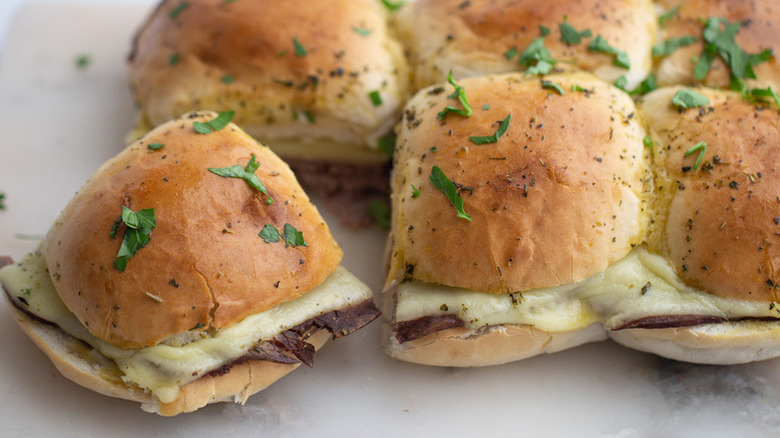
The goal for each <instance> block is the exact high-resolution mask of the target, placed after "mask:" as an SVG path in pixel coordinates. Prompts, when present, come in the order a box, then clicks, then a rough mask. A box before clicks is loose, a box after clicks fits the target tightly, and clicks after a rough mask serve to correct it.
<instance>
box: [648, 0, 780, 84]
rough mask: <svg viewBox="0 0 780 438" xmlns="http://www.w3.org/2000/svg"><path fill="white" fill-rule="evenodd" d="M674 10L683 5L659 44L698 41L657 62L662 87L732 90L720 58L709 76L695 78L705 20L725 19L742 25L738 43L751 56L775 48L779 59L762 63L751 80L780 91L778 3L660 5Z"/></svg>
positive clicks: (703, 0)
mask: <svg viewBox="0 0 780 438" xmlns="http://www.w3.org/2000/svg"><path fill="white" fill-rule="evenodd" d="M659 3H661V4H662V7H663V8H664V9H665V10H667V11H670V10H672V8H675V7H677V6H679V9H678V10H677V12H676V13H675V14H674V15H673V16H672V17H671V18H670V19H669V20H668V21H667V22H666V24H665V25H664V26H661V28H660V32H659V38H658V42H661V41H665V40H667V39H672V38H681V37H686V36H694V37H697V38H698V41H697V42H695V43H693V44H691V45H689V46H685V47H680V48H678V49H677V50H675V51H674V52H673V53H672V54H670V55H669V56H665V57H662V58H660V60H659V61H658V63H657V67H656V68H657V77H658V84H659V85H661V86H671V85H694V84H703V85H707V86H710V87H723V88H728V86H729V82H730V80H729V76H730V73H731V70H730V69H729V68H728V66H727V65H726V63H725V62H724V61H723V59H721V58H720V57H717V58H716V59H715V61H714V62H713V64H712V67H711V68H710V70H709V72H708V73H707V75H706V76H705V77H704V79H703V80H701V81H699V80H697V79H696V78H695V77H694V68H695V66H696V64H697V62H698V59H699V57H700V54H701V52H702V48H703V40H702V31H703V29H704V24H702V22H701V19H702V18H705V19H706V18H710V17H722V18H725V19H726V20H728V21H729V22H731V23H738V22H742V23H743V25H742V27H740V29H739V32H738V33H737V35H736V37H735V41H736V42H737V44H738V45H739V46H740V47H741V48H742V49H744V50H745V51H746V52H747V53H749V54H754V53H759V52H761V51H763V50H764V49H772V50H773V51H774V53H775V56H773V57H772V58H771V60H769V61H768V62H761V63H760V64H758V65H756V66H755V67H753V68H754V70H755V73H756V76H757V77H758V80H749V81H748V83H749V84H751V86H758V85H761V86H763V87H766V86H767V85H771V86H772V87H773V88H774V89H775V90H777V89H778V88H780V60H778V58H777V56H776V55H777V54H778V53H780V3H778V2H777V1H776V0H750V1H744V0H718V1H713V0H683V1H681V0H666V1H664V2H659Z"/></svg>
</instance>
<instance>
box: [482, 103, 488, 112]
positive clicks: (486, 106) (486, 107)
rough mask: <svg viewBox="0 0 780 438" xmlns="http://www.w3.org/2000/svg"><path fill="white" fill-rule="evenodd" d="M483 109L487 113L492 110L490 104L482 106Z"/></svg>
mask: <svg viewBox="0 0 780 438" xmlns="http://www.w3.org/2000/svg"><path fill="white" fill-rule="evenodd" d="M482 109H483V110H485V111H487V110H489V109H490V105H488V104H484V105H482Z"/></svg>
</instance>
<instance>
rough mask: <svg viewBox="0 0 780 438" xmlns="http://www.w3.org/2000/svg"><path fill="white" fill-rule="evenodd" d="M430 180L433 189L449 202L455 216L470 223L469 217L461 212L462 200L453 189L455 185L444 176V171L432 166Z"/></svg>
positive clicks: (463, 211) (456, 190)
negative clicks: (440, 192)
mask: <svg viewBox="0 0 780 438" xmlns="http://www.w3.org/2000/svg"><path fill="white" fill-rule="evenodd" d="M430 180H431V183H432V184H433V186H434V187H436V188H437V189H439V190H441V191H442V193H444V195H446V196H447V199H449V200H450V202H451V203H452V206H453V207H455V212H456V213H457V216H458V217H459V218H461V219H466V220H467V221H469V222H471V216H469V215H468V214H466V211H465V210H463V199H462V198H461V197H460V194H459V193H458V189H457V188H455V184H453V182H452V181H450V179H449V178H447V175H445V174H444V171H442V170H441V168H440V167H439V166H433V168H431V176H430Z"/></svg>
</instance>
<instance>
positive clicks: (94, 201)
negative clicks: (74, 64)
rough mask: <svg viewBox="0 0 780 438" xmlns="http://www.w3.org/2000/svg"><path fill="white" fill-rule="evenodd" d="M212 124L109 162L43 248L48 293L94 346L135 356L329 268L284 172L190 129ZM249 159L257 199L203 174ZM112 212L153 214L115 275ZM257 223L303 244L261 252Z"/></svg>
mask: <svg viewBox="0 0 780 438" xmlns="http://www.w3.org/2000/svg"><path fill="white" fill-rule="evenodd" d="M216 116H217V114H216V113H211V112H201V113H192V114H188V115H186V116H184V117H182V118H180V119H177V120H174V121H171V122H168V123H165V124H163V125H161V126H159V127H158V128H156V129H154V130H153V131H151V132H150V133H149V134H147V135H146V136H145V137H143V138H142V139H141V140H139V141H137V142H135V143H134V144H132V145H130V146H129V147H127V148H126V149H125V150H124V151H123V152H121V153H120V154H119V155H117V156H116V157H115V158H113V159H111V160H109V161H108V162H107V163H106V164H104V165H103V166H102V167H101V168H100V169H98V170H97V171H96V172H95V173H94V174H93V175H92V176H91V177H90V179H89V180H88V181H87V183H86V184H85V185H84V187H82V189H81V190H80V191H79V192H78V193H77V194H76V196H75V197H74V198H73V199H72V200H71V201H70V203H68V205H67V206H66V207H65V209H64V211H63V212H62V213H61V215H60V216H59V218H58V219H57V221H56V222H55V224H54V226H53V227H52V229H51V230H50V231H49V233H48V234H47V236H46V238H45V240H44V241H43V254H44V256H45V258H46V261H47V264H48V269H49V273H50V276H51V278H52V280H53V283H54V284H55V286H56V288H57V292H58V293H59V295H60V297H61V298H62V300H63V302H64V303H65V305H66V306H67V307H68V309H69V310H70V311H71V312H73V314H75V315H76V317H77V318H78V320H79V321H80V322H81V323H82V324H83V325H84V326H85V327H87V328H88V330H89V331H90V332H91V333H92V334H93V335H94V336H96V337H97V338H100V339H102V340H104V341H106V342H108V343H110V344H113V345H114V346H117V347H120V348H140V347H144V346H150V345H155V344H158V343H159V342H161V341H163V340H165V339H166V338H169V337H171V336H174V335H178V334H182V333H184V334H187V333H190V331H194V332H199V331H202V330H209V329H211V328H217V329H219V328H224V327H227V326H230V325H232V324H234V323H236V322H238V321H240V320H242V319H243V318H245V317H246V316H248V315H251V314H255V313H259V312H262V311H264V310H267V309H270V308H272V307H274V306H276V305H278V304H280V303H283V302H286V301H290V300H293V299H295V298H297V297H299V296H301V295H303V294H304V293H306V292H308V291H309V290H311V289H312V288H314V287H315V286H317V285H319V284H320V283H322V282H323V280H324V279H325V278H326V277H327V276H328V275H329V274H331V273H332V272H333V271H334V270H335V269H336V267H337V266H338V264H339V262H340V260H341V256H342V252H341V249H340V248H339V247H338V245H337V244H336V242H335V241H334V239H333V236H332V235H331V233H330V231H329V229H328V227H327V225H326V224H325V223H324V221H323V220H322V218H321V217H320V215H319V213H318V212H317V209H316V208H315V206H314V205H313V204H312V202H311V201H310V200H309V198H308V197H307V196H306V194H305V193H304V192H303V191H302V190H301V188H300V186H299V185H298V183H297V181H296V179H295V176H294V175H293V173H292V172H291V171H290V169H289V168H288V166H287V165H286V164H284V163H283V162H282V161H281V160H280V159H279V158H278V157H277V156H276V155H274V154H273V153H272V152H271V151H270V150H269V149H268V148H266V147H265V146H262V145H260V144H259V143H257V142H256V141H255V140H253V139H252V138H251V137H249V136H248V135H247V134H245V133H244V132H243V131H241V130H240V129H239V128H238V127H236V126H235V125H233V124H228V125H227V126H226V127H225V128H224V129H221V130H217V131H214V132H211V133H209V134H205V135H204V134H201V133H198V132H196V131H195V130H194V127H193V125H194V124H196V123H207V122H210V121H212V120H214V119H215V117H216ZM253 157H254V159H256V161H257V163H259V167H258V168H257V171H256V172H255V173H256V175H257V177H258V178H259V180H260V182H261V183H263V184H264V185H265V188H266V189H267V193H268V194H267V195H266V194H264V193H261V192H260V191H258V190H257V189H255V188H253V187H250V185H249V184H248V183H247V182H246V181H244V180H243V179H241V178H232V177H223V176H220V175H217V174H215V173H213V172H211V171H210V170H209V169H210V168H225V167H232V166H237V167H240V169H244V168H245V166H247V164H248V163H249V162H250V160H252V159H253ZM123 207H127V208H129V209H130V210H132V211H134V212H137V211H140V210H143V209H154V215H155V217H156V226H155V227H154V229H153V230H152V231H151V233H150V240H149V242H148V244H146V245H145V246H142V247H141V248H140V249H138V251H137V253H135V254H134V255H133V256H132V257H131V258H130V259H129V261H128V262H127V265H126V269H124V270H121V269H120V268H118V267H116V266H115V260H116V259H117V257H118V252H119V251H120V246H122V241H123V237H122V235H123V233H124V232H125V231H126V230H127V229H128V226H127V225H125V224H123V223H120V218H121V215H122V212H123ZM266 224H271V225H274V226H275V227H276V228H278V229H279V230H282V229H283V227H284V226H285V224H290V225H292V226H293V227H295V229H297V230H298V231H300V232H302V235H303V239H304V240H305V243H306V244H307V245H297V246H294V247H286V246H287V245H286V244H284V242H283V243H282V244H268V243H265V242H264V241H263V239H261V237H259V236H258V232H259V231H260V230H262V229H263V228H264V226H265V225H266ZM112 230H113V231H114V232H112Z"/></svg>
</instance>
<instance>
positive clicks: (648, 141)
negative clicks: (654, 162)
mask: <svg viewBox="0 0 780 438" xmlns="http://www.w3.org/2000/svg"><path fill="white" fill-rule="evenodd" d="M642 144H643V145H645V147H646V148H650V149H652V148H653V139H652V138H650V136H649V135H645V138H643V139H642Z"/></svg>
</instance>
